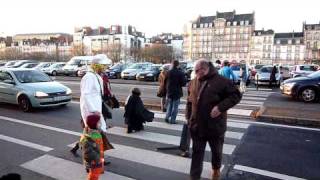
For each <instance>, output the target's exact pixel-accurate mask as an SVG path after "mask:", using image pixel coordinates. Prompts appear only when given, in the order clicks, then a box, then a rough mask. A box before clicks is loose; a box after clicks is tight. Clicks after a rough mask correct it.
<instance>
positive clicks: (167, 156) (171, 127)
mask: <svg viewBox="0 0 320 180" xmlns="http://www.w3.org/2000/svg"><path fill="white" fill-rule="evenodd" d="M267 92H269V91H267ZM249 93H250V94H254V95H257V94H258V95H261V94H262V93H260V92H259V93H256V92H255V91H249ZM269 94H270V93H269ZM244 97H246V98H244V100H242V101H241V102H242V103H241V104H243V106H246V105H248V106H250V105H255V106H260V105H261V104H263V101H264V100H265V97H263V96H248V95H247V94H244ZM255 98H256V99H255ZM75 103H77V102H75ZM250 107H253V106H250ZM153 112H154V113H155V118H156V119H155V120H154V121H153V122H151V123H147V124H146V125H145V130H144V131H140V132H135V133H130V134H127V133H126V128H124V127H123V126H113V127H112V128H109V129H108V130H107V134H108V135H110V137H117V139H118V140H117V142H116V143H114V142H112V144H113V145H114V147H115V149H113V150H110V151H107V152H106V155H107V156H108V157H112V158H116V159H119V160H123V161H125V162H130V163H136V164H140V165H141V167H148V168H155V169H161V170H162V171H166V172H168V173H170V172H174V173H180V174H182V175H188V174H189V170H190V165H191V159H190V158H183V157H180V156H178V155H176V154H172V153H170V152H167V153H166V152H161V151H156V149H150V148H148V147H147V145H148V144H149V143H154V144H157V143H158V144H159V146H163V145H168V146H172V145H174V146H178V145H179V143H180V136H179V134H181V132H182V127H183V125H182V124H181V122H179V123H178V124H167V123H165V122H164V118H165V113H163V112H159V111H153ZM251 113H252V110H248V109H241V108H240V106H237V107H234V108H232V109H230V110H229V111H228V114H229V115H237V116H239V117H244V118H245V117H248V116H250V114H251ZM238 120H241V118H240V119H239V118H238ZM1 121H6V122H11V123H17V124H23V125H26V126H30V127H34V128H40V129H42V130H47V131H52V132H58V133H62V134H65V135H68V136H73V137H78V136H79V135H81V132H80V131H78V132H77V131H71V130H67V129H63V128H58V127H52V126H48V125H43V124H39V123H33V122H29V121H26V120H23V119H14V118H9V117H4V116H0V122H1ZM177 121H182V122H184V123H185V122H186V120H185V117H184V114H183V113H181V112H180V113H179V114H178V116H177ZM249 127H250V123H245V122H235V121H234V120H233V118H232V117H230V118H228V121H227V131H226V134H225V144H224V146H223V155H224V156H232V154H233V153H234V151H235V149H236V148H237V145H238V144H240V141H241V140H242V138H243V137H244V135H245V133H246V130H247V129H248V128H249ZM172 134H175V135H172ZM0 140H5V141H10V142H13V143H14V142H15V143H17V144H20V145H23V146H27V147H30V148H34V149H37V148H38V150H40V151H44V152H48V151H55V149H54V148H55V147H50V148H49V147H46V146H44V145H40V144H35V143H32V142H27V141H26V140H24V141H22V140H20V141H19V139H18V138H14V137H11V138H9V137H7V136H5V135H0ZM132 140H134V142H139V143H138V144H136V145H128V142H131V141H132ZM74 143H75V142H70V143H69V144H66V145H65V146H68V147H71V146H73V145H74ZM129 144H130V143H129ZM191 144H192V143H191ZM46 148H47V149H46ZM41 149H42V150H41ZM209 152H210V148H209V146H208V145H207V146H206V153H209ZM39 164H42V165H41V166H39ZM115 166H119V167H118V168H117V170H116V171H114V172H110V171H108V168H106V171H105V174H103V175H102V176H101V179H113V180H122V179H123V180H127V179H128V180H130V179H141V177H135V175H132V176H128V175H127V174H126V173H125V172H122V171H121V169H126V168H121V166H126V165H125V164H116V165H115ZM21 167H23V168H25V169H28V170H31V171H34V172H37V173H39V174H43V175H45V176H48V177H52V178H54V179H62V180H69V179H86V173H85V172H84V166H83V165H82V164H80V163H79V162H77V161H74V160H70V159H65V158H63V157H56V156H54V155H48V154H45V155H41V156H40V157H38V158H35V159H32V160H28V161H27V162H24V163H22V164H21ZM223 167H225V166H224V165H223ZM223 167H222V168H223ZM137 171H143V169H137ZM211 173H212V168H211V163H210V160H205V162H204V164H203V172H202V175H201V176H202V178H210V177H211ZM66 174H67V175H66ZM142 179H148V178H142Z"/></svg>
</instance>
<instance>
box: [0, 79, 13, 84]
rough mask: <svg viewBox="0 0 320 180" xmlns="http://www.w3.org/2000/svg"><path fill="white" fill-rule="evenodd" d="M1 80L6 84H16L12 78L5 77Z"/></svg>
mask: <svg viewBox="0 0 320 180" xmlns="http://www.w3.org/2000/svg"><path fill="white" fill-rule="evenodd" d="M3 82H4V83H6V84H12V85H15V84H16V83H15V82H14V80H12V79H6V80H4V81H3Z"/></svg>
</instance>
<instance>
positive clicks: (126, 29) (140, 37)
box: [73, 25, 145, 59]
mask: <svg viewBox="0 0 320 180" xmlns="http://www.w3.org/2000/svg"><path fill="white" fill-rule="evenodd" d="M73 39H74V45H78V46H82V48H83V54H96V53H100V52H103V53H106V52H109V51H115V50H117V52H119V56H120V57H119V58H120V59H125V58H129V57H130V56H132V55H133V53H134V49H136V48H138V49H139V48H142V47H144V42H145V35H144V33H142V32H139V31H137V30H136V28H135V27H133V26H131V25H128V26H120V25H112V26H110V27H108V28H106V27H102V26H100V27H98V28H96V29H93V28H91V27H81V28H75V32H74V34H73Z"/></svg>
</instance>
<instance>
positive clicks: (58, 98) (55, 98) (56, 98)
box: [53, 96, 65, 101]
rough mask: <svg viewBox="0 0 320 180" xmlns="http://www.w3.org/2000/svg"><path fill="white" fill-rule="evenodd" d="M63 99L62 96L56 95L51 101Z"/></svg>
mask: <svg viewBox="0 0 320 180" xmlns="http://www.w3.org/2000/svg"><path fill="white" fill-rule="evenodd" d="M64 99H65V97H64V96H58V97H54V98H53V101H62V100H64Z"/></svg>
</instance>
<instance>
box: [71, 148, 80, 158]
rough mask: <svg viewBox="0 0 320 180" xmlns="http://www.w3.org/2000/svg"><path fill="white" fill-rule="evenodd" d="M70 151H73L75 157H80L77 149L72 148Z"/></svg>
mask: <svg viewBox="0 0 320 180" xmlns="http://www.w3.org/2000/svg"><path fill="white" fill-rule="evenodd" d="M70 152H71V154H72V155H73V156H74V157H79V154H78V153H77V151H76V150H74V149H71V150H70Z"/></svg>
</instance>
